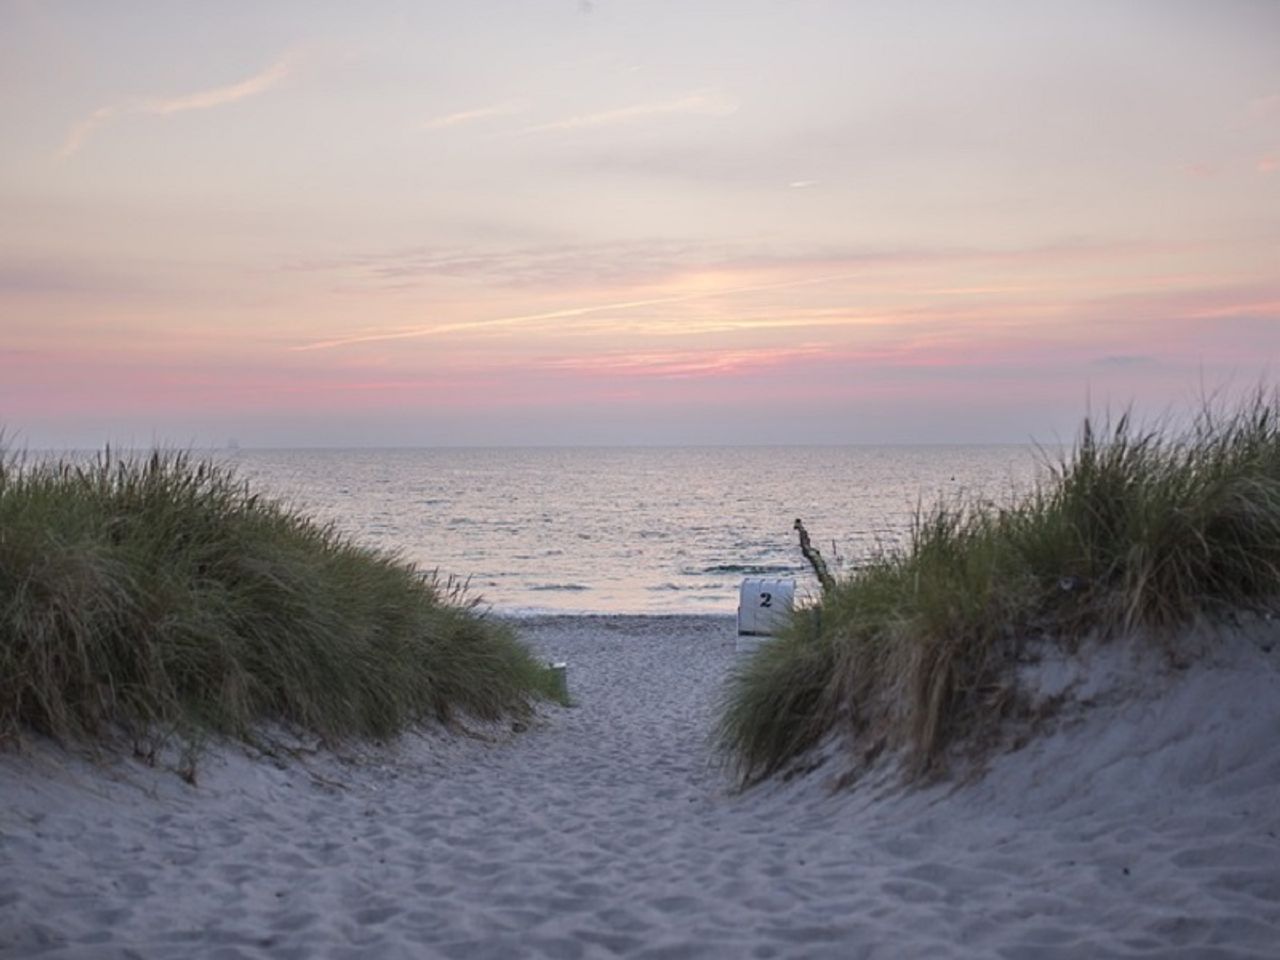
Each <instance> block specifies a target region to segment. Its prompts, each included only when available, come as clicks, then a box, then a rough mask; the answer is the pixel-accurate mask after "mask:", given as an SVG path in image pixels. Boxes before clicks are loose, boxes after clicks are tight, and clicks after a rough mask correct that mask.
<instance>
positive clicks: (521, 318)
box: [289, 273, 859, 351]
mask: <svg viewBox="0 0 1280 960" xmlns="http://www.w3.org/2000/svg"><path fill="white" fill-rule="evenodd" d="M858 275H859V274H856V273H838V274H833V275H831V276H825V277H808V278H806V279H803V280H783V281H780V282H778V283H762V284H757V285H755V286H750V287H731V288H730V289H728V290H703V291H699V292H698V293H682V294H679V295H678V296H672V297H652V298H650V299H647V300H623V301H620V302H618V303H599V304H596V305H595V306H591V307H568V308H566V309H564V310H551V311H548V312H547V313H526V314H520V315H518V316H513V317H494V318H493V319H491V320H465V321H461V322H459V323H445V324H440V325H438V326H434V327H415V328H414V329H412V330H397V331H393V332H390V333H368V334H361V335H359V336H354V337H341V338H339V339H335V340H318V341H316V342H315V343H304V344H301V345H300V346H296V347H290V348H289V349H290V350H295V351H301V350H329V349H332V348H333V347H345V346H349V345H351V344H355V343H378V342H380V341H384V340H411V339H415V338H418V337H434V336H439V335H440V334H445V333H459V332H461V331H465V330H486V329H492V328H493V327H515V326H519V325H520V324H522V323H529V322H531V321H534V320H562V319H565V318H568V317H585V316H588V315H590V314H593V313H602V312H603V311H606V310H634V309H636V308H638V307H654V306H659V305H661V304H667V303H687V302H688V301H690V300H704V299H706V298H707V297H723V296H729V295H733V294H739V293H756V292H757V291H761V290H782V289H786V288H787V287H809V286H815V285H817V284H822V283H833V282H835V281H836V280H849V279H852V278H853V277H856V276H858Z"/></svg>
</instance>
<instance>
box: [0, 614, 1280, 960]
mask: <svg viewBox="0 0 1280 960" xmlns="http://www.w3.org/2000/svg"><path fill="white" fill-rule="evenodd" d="M525 632H526V636H527V638H528V639H529V640H530V641H531V642H532V643H533V644H535V646H537V647H538V648H539V649H540V650H541V651H543V652H544V653H545V654H546V655H547V656H548V657H554V658H556V659H564V660H567V661H568V662H569V663H570V668H569V683H570V687H571V691H572V693H573V695H574V697H575V698H576V699H577V701H578V704H579V705H578V706H577V707H576V708H574V709H572V710H568V711H559V710H555V711H550V712H548V714H547V716H546V718H545V719H544V720H543V721H541V722H538V723H536V724H535V725H534V726H533V728H532V729H530V730H528V731H527V732H525V733H523V734H521V735H519V736H514V737H511V736H507V737H502V738H499V739H498V740H497V741H496V742H495V741H493V740H490V741H483V740H478V739H472V738H465V737H442V736H438V735H431V736H422V737H409V738H406V739H405V740H404V741H402V742H401V743H399V744H398V745H397V746H396V747H395V748H394V749H387V750H384V751H381V752H374V753H369V752H366V753H365V754H364V755H363V756H362V757H361V758H358V759H356V760H353V761H350V762H341V761H339V760H336V759H334V758H332V757H328V756H312V757H309V758H307V759H305V760H303V761H301V762H294V763H292V764H291V765H289V766H288V767H286V768H284V769H281V768H279V767H277V766H276V765H274V764H272V763H271V762H269V761H265V760H263V759H261V758H259V759H258V760H256V761H252V760H250V759H249V758H248V757H247V756H246V755H245V752H244V751H243V750H241V749H239V748H235V747H227V746H223V747H219V748H217V749H215V750H213V751H211V752H210V754H209V755H208V756H207V757H206V758H205V760H204V761H203V764H202V767H201V779H200V783H199V785H198V787H196V788H192V787H190V786H188V785H187V784H185V783H183V782H182V781H181V780H180V779H179V778H178V777H177V776H175V775H173V774H172V773H167V772H163V771H158V770H152V769H149V768H146V767H144V766H142V765H140V764H138V763H136V762H134V761H127V762H126V761H122V762H119V763H117V764H113V765H111V766H110V767H109V768H107V769H106V770H104V769H103V768H101V767H94V766H92V765H90V764H88V763H85V762H84V761H82V760H77V759H76V758H74V757H69V756H67V755H66V754H63V753H60V752H59V751H56V750H54V749H52V748H48V747H37V748H36V749H34V750H31V751H29V752H28V753H27V754H26V755H24V756H20V757H15V756H13V755H7V756H0V956H3V957H28V956H33V957H34V956H40V957H77V958H94V960H97V958H117V957H145V958H168V957H174V958H188V957H196V958H235V957H272V958H277V957H279V958H286V957H335V958H337V957H351V958H356V957H372V958H399V957H413V958H419V957H447V958H455V957H456V958H468V960H471V958H485V957H495V958H496V957H503V958H505V957H524V956H530V957H553V958H574V957H610V956H627V957H652V958H660V957H665V958H679V957H733V958H740V957H761V958H764V957H805V958H808V957H833V958H834V957H839V958H856V957H884V958H910V957H1010V958H1013V957H1027V958H1031V957H1035V958H1042V957H1047V958H1057V957H1080V958H1098V957H1160V958H1169V957H1183V958H1213V957H1233V958H1234V957H1269V958H1275V957H1280V839H1278V837H1280V649H1274V650H1264V649H1263V648H1262V646H1261V643H1262V641H1261V639H1260V636H1259V633H1258V631H1254V632H1253V639H1252V640H1250V639H1248V638H1243V639H1241V638H1237V639H1236V640H1234V641H1232V642H1231V643H1228V644H1227V645H1226V647H1225V648H1224V649H1223V652H1222V653H1221V654H1219V655H1217V656H1216V657H1215V658H1214V660H1213V661H1212V662H1202V663H1197V664H1196V665H1195V666H1194V667H1192V668H1191V669H1187V670H1181V671H1179V670H1172V669H1169V670H1161V671H1157V673H1158V674H1159V675H1158V676H1157V677H1155V678H1154V679H1152V677H1151V674H1152V671H1151V669H1150V664H1148V665H1147V669H1145V671H1142V672H1139V671H1135V670H1134V669H1133V667H1132V664H1131V663H1130V662H1129V661H1130V660H1131V659H1132V651H1131V650H1129V649H1128V648H1124V647H1117V648H1113V649H1110V650H1107V651H1103V652H1102V653H1101V654H1099V655H1098V656H1097V657H1095V662H1094V663H1093V665H1092V666H1091V667H1089V668H1087V669H1083V670H1079V669H1077V668H1076V667H1075V665H1073V664H1069V663H1063V664H1058V665H1053V664H1050V665H1046V666H1042V667H1040V668H1038V669H1037V671H1036V675H1037V677H1038V682H1039V683H1040V684H1041V685H1042V686H1043V687H1045V688H1046V689H1050V690H1052V689H1057V688H1063V687H1065V686H1067V685H1068V684H1069V683H1071V682H1074V683H1075V686H1074V688H1073V689H1075V690H1076V692H1077V694H1078V696H1079V697H1083V698H1087V699H1092V701H1093V703H1092V706H1091V707H1090V708H1089V709H1088V710H1084V709H1079V710H1073V711H1068V714H1067V717H1066V720H1065V721H1064V722H1063V723H1062V724H1060V729H1059V730H1058V731H1057V732H1056V733H1053V734H1052V735H1048V736H1045V737H1042V738H1040V739H1038V740H1036V741H1034V742H1033V743H1032V744H1031V745H1030V746H1029V747H1027V748H1025V749H1023V750H1021V751H1018V752H1016V753H1012V754H1007V755H1004V756H1002V757H1000V758H999V759H998V760H997V761H996V762H995V763H994V764H993V766H992V769H991V771H990V772H989V774H988V775H987V776H986V777H985V778H984V779H982V780H981V781H979V782H977V783H975V784H971V785H968V786H964V787H949V788H937V789H932V790H929V791H923V792H912V793H903V792H902V791H900V790H898V789H896V788H893V787H892V786H891V781H889V780H888V779H887V778H882V779H881V781H880V782H879V783H865V784H863V786H862V787H861V788H860V789H856V790H854V791H852V792H846V793H843V794H840V795H834V796H833V795H831V794H830V792H829V791H828V790H826V789H825V779H826V778H825V777H824V776H823V774H824V773H825V772H826V768H824V769H823V770H822V771H819V773H817V774H815V775H813V776H811V777H808V778H804V779H802V780H800V781H793V782H792V783H790V784H785V785H770V786H766V787H764V788H760V789H757V790H753V791H750V792H748V793H746V794H744V795H735V794H734V793H733V792H732V791H731V790H730V789H729V786H730V785H729V783H728V781H727V778H726V773H725V772H724V771H723V770H721V769H719V768H718V767H717V765H716V763H715V760H714V755H713V753H712V751H711V749H710V747H709V743H708V731H709V730H710V727H711V722H712V717H713V705H714V701H715V698H716V696H717V694H718V692H719V691H720V688H721V684H722V681H723V678H724V676H725V673H726V671H727V670H728V668H729V667H730V665H731V663H732V662H733V659H734V653H733V647H734V638H733V623H732V621H731V620H729V619H721V618H706V619H702V618H683V619H682V618H617V619H605V618H559V619H548V620H543V621H533V622H531V623H530V624H528V626H527V629H526V631H525ZM1140 677H1145V678H1146V679H1143V680H1141V681H1140V680H1139V678H1140ZM1073 717H1074V719H1072V718H1073Z"/></svg>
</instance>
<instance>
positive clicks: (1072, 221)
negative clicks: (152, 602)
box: [0, 0, 1280, 447]
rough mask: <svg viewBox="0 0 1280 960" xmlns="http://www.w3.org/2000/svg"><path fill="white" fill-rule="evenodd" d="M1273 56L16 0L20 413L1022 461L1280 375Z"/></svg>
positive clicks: (906, 10) (18, 419)
mask: <svg viewBox="0 0 1280 960" xmlns="http://www.w3.org/2000/svg"><path fill="white" fill-rule="evenodd" d="M1276 37H1280V4H1264V3H1255V2H1248V0H1238V2H1237V0H1222V2H1219V3H1211V4H1210V3H1206V4H1199V5H1197V4H1170V3H1163V2H1155V0H1152V2H1141V0H1138V2H1133V3H1125V4H1116V3H1112V2H1103V0H1080V2H1073V3H1065V2H1064V3H1047V4H1014V3H989V4H988V3H976V4H953V3H946V2H942V0H938V2H936V3H924V4H904V5H895V4H884V5H870V6H868V5H862V4H821V3H812V4H810V3H792V4H777V3H766V2H756V0H736V2H733V3H729V2H727V0H725V2H712V0H708V2H705V3H676V2H663V0H655V2H652V3H649V2H645V3H639V2H622V0H616V2H614V0H600V2H597V3H594V4H590V5H583V4H579V3H574V2H568V0H565V2H557V0H540V2H531V3H528V4H507V5H500V6H499V7H496V8H489V7H488V6H486V5H479V4H475V5H473V4H408V5H400V6H396V5H390V6H387V7H381V6H375V7H372V8H361V9H357V8H356V7H354V6H353V5H349V4H342V3H336V2H335V3H323V2H321V3H315V4H306V5H293V4H288V3H283V4H270V5H250V6H245V7H240V8H236V12H235V13H234V15H230V14H227V13H226V12H225V11H224V10H222V9H221V8H220V7H219V8H215V5H210V6H209V7H199V8H192V7H184V8H183V9H182V10H179V9H177V8H176V7H175V6H174V5H172V4H164V3H159V2H155V3H147V2H143V3H138V4H129V5H127V6H125V7H121V6H118V5H110V4H101V5H98V4H92V5H86V4H76V3H70V2H58V0H49V2H32V0H27V2H12V3H9V4H5V5H2V6H0V63H3V64H4V66H3V67H0V77H2V78H3V79H2V80H0V126H2V129H3V131H4V138H3V142H4V145H5V146H4V149H3V151H0V428H3V430H4V431H5V434H6V436H9V437H11V438H15V437H16V438H17V439H18V441H19V442H20V443H23V444H25V445H30V446H33V447H46V446H51V447H69V446H97V445H99V444H101V443H103V442H106V441H110V442H114V443H124V444H129V443H135V442H136V443H149V442H152V441H154V440H162V441H164V442H172V443H178V444H189V443H193V444H196V445H203V444H214V445H219V444H222V443H224V442H226V441H227V440H228V439H229V438H232V437H234V438H236V439H237V440H238V441H239V442H240V443H242V444H244V445H276V446H294V445H333V446H345V445H430V444H466V445H470V444H482V445H488V444H526V443H533V444H548V443H550V444H559V443H568V444H571V443H618V444H630V443H708V442H716V443H721V442H722V443H739V442H774V443H785V442H823V443H856V442H988V441H1009V442H1022V441H1026V440H1028V439H1030V438H1033V437H1034V438H1053V437H1055V436H1061V435H1063V434H1067V435H1069V434H1070V432H1071V431H1072V429H1073V426H1074V424H1075V422H1076V421H1077V420H1078V418H1079V416H1080V415H1081V414H1082V413H1083V412H1084V411H1085V408H1086V404H1090V405H1092V406H1093V407H1095V408H1096V407H1098V406H1099V405H1102V404H1111V405H1114V406H1123V405H1126V404H1129V403H1134V404H1136V405H1138V406H1139V407H1140V408H1141V409H1144V410H1148V411H1150V412H1152V413H1153V414H1154V413H1159V412H1160V411H1161V410H1162V409H1164V408H1166V407H1168V406H1170V405H1175V404H1179V403H1183V402H1185V401H1187V400H1194V398H1195V397H1196V395H1197V394H1198V392H1200V391H1203V390H1205V389H1206V388H1208V389H1214V388H1216V387H1218V386H1231V385H1234V386H1239V387H1248V386H1250V385H1252V384H1255V383H1257V382H1258V381H1259V380H1262V381H1264V382H1270V381H1271V380H1272V379H1273V378H1274V373H1275V363H1276V360H1277V358H1278V357H1280V175H1277V170H1278V169H1280V165H1278V164H1277V160H1276V158H1277V157H1278V156H1280V107H1278V106H1277V105H1278V104H1280V58H1277V57H1276V56H1275V38H1276ZM922 64H927V65H928V68H927V69H925V68H923V67H922V66H921V65H922ZM744 410H754V411H763V413H762V415H761V416H758V417H755V418H754V419H752V420H751V427H750V430H749V431H748V430H747V429H746V428H744V427H743V423H744V422H745V421H744V418H743V416H742V412H743V411H744Z"/></svg>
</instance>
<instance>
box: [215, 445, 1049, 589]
mask: <svg viewBox="0 0 1280 960" xmlns="http://www.w3.org/2000/svg"><path fill="white" fill-rule="evenodd" d="M222 456H224V457H225V458H226V459H227V460H229V461H230V462H231V463H233V464H235V466H236V469H237V472H238V474H239V475H240V476H241V477H243V478H245V479H247V480H249V481H250V482H251V483H252V485H253V486H254V488H255V489H257V490H259V491H261V492H264V493H270V494H272V495H275V496H278V497H282V498H284V499H286V500H288V501H290V502H291V503H293V504H295V505H296V506H299V507H301V508H303V509H304V510H305V511H307V512H308V513H310V514H311V515H313V516H316V517H318V518H321V519H324V520H331V521H333V522H335V523H336V524H337V526H338V527H339V528H340V529H341V530H343V531H345V532H347V533H350V534H351V535H353V536H354V537H356V538H357V539H359V540H360V541H361V542H363V543H366V544H370V545H373V546H378V547H382V548H387V549H391V550H394V551H396V552H398V553H399V554H401V555H402V556H404V557H405V558H407V559H409V560H412V561H414V562H415V563H417V564H418V565H419V566H421V567H424V568H427V569H438V570H439V571H440V572H441V573H450V574H455V575H457V576H459V577H462V578H468V579H469V580H470V583H471V588H472V591H473V592H474V593H478V594H480V595H481V596H482V597H483V598H484V600H485V601H486V602H487V603H488V604H490V605H492V606H493V607H494V608H495V609H496V610H497V611H499V612H503V613H510V614H528V613H538V612H550V611H555V612H596V613H731V612H732V611H733V610H735V609H736V606H737V589H738V586H739V584H740V583H741V581H742V580H743V578H744V577H749V576H781V577H787V576H795V577H797V578H798V579H799V581H800V589H801V592H802V593H803V592H805V591H810V592H812V591H813V590H814V589H815V587H816V585H815V584H814V582H813V581H812V579H811V577H810V575H809V571H808V567H807V564H805V562H804V559H803V558H802V557H801V555H800V551H799V547H798V541H797V539H796V534H795V532H794V531H793V529H792V524H793V522H794V521H795V519H796V518H797V517H800V518H803V520H804V522H805V525H806V526H807V527H808V529H809V532H810V534H811V535H812V537H813V540H814V544H815V546H817V547H818V548H819V549H821V550H822V552H823V555H824V556H825V557H826V558H827V559H828V561H829V562H833V565H835V566H851V565H855V564H856V563H857V562H858V561H859V560H860V559H862V558H864V557H866V556H867V555H868V554H869V553H871V552H872V551H874V550H875V549H876V547H877V545H892V544H895V543H898V542H901V541H902V539H903V538H904V537H905V535H906V534H907V532H908V530H909V527H910V523H911V517H912V513H913V511H914V509H915V507H916V504H917V503H918V502H921V501H922V502H924V503H926V504H930V503H933V502H936V501H937V500H938V498H939V497H954V496H959V495H973V496H982V497H986V498H990V499H995V500H1004V499H1006V498H1007V497H1008V496H1010V494H1011V493H1012V492H1013V491H1014V490H1025V489H1026V488H1027V487H1028V486H1029V485H1030V483H1031V482H1032V480H1033V479H1034V477H1035V476H1036V474H1037V470H1038V464H1039V460H1038V458H1037V455H1036V453H1035V451H1034V450H1033V449H1032V448H1030V447H1020V446H998V447H980V446H955V447H946V446H922V447H909V446H903V447H890V446H885V447H775V448H770V447H738V448H734V447H709V448H687V447H686V448H671V449H655V448H617V449H601V448H564V449H551V448H539V449H443V450H441V449H431V450H274V451H272V450H243V451H237V452H235V453H226V454H224V455H222Z"/></svg>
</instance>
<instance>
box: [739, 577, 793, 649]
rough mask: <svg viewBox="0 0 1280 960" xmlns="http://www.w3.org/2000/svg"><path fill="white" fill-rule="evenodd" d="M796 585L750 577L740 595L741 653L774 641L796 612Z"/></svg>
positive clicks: (789, 581)
mask: <svg viewBox="0 0 1280 960" xmlns="http://www.w3.org/2000/svg"><path fill="white" fill-rule="evenodd" d="M795 601H796V582H795V580H792V579H789V578H787V579H783V578H775V579H768V580H766V579H759V578H755V577H748V578H747V579H746V580H743V581H742V587H741V589H740V590H739V592H738V643H737V651H738V652H739V653H750V652H753V651H755V650H756V648H758V647H759V646H760V644H762V643H763V642H764V641H765V640H767V639H769V638H770V637H775V636H777V635H778V632H779V631H780V630H781V629H782V628H783V627H784V626H786V624H787V622H788V621H790V619H791V611H792V610H793V609H794V608H795Z"/></svg>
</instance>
